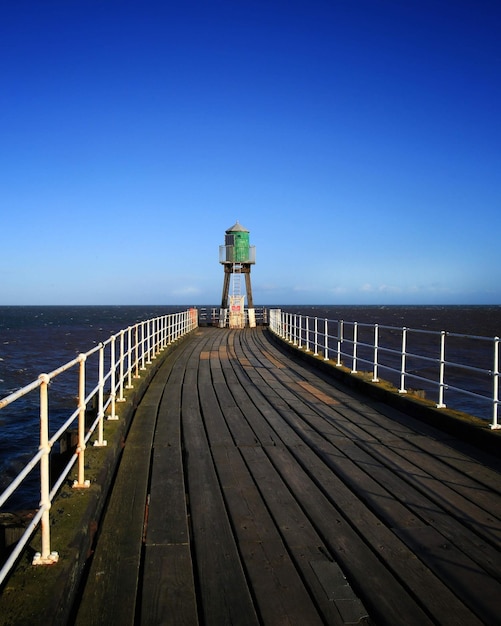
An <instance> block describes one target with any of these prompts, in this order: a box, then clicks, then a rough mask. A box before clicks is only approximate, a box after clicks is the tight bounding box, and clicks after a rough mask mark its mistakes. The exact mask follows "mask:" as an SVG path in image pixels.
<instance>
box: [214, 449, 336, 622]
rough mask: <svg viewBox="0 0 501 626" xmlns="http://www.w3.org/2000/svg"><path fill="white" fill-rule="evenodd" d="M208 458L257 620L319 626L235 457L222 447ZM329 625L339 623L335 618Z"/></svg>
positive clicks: (243, 467) (236, 453)
mask: <svg viewBox="0 0 501 626" xmlns="http://www.w3.org/2000/svg"><path fill="white" fill-rule="evenodd" d="M213 454H214V459H215V461H216V469H217V472H218V475H219V478H220V481H221V485H222V488H223V490H224V497H225V501H226V503H227V506H228V512H229V515H230V518H231V522H232V526H233V528H234V529H235V533H236V536H237V539H238V545H239V549H240V553H241V555H242V559H243V562H244V566H245V569H246V571H247V573H248V576H249V582H250V585H251V588H252V593H253V595H254V596H255V598H256V602H257V605H258V606H259V614H260V616H261V619H262V620H263V621H264V623H265V624H277V623H281V624H291V625H293V624H297V625H298V626H302V625H303V624H308V625H310V624H311V625H312V626H313V624H322V623H324V622H323V620H322V619H321V618H320V616H319V613H318V609H317V608H316V606H315V603H314V602H313V601H312V598H311V597H310V595H309V593H308V591H307V590H306V589H305V585H304V582H303V580H302V578H301V575H300V574H299V573H298V571H297V570H296V566H295V564H294V562H293V561H292V560H291V557H290V555H289V552H288V549H287V548H286V546H285V545H284V544H283V542H282V539H281V536H280V533H279V531H278V529H277V527H276V526H275V524H274V522H273V520H272V519H271V517H270V515H269V513H268V511H267V509H266V507H265V505H264V502H263V500H262V498H261V496H260V495H259V492H258V490H257V488H256V485H255V483H254V481H253V480H252V478H251V476H250V474H249V470H248V469H247V467H246V465H245V463H244V461H243V459H242V457H241V455H240V452H239V451H238V449H237V448H235V447H226V446H224V447H216V448H214V449H213ZM330 616H332V611H331V612H330V613H329V617H330ZM331 623H332V624H335V623H340V621H339V618H338V621H337V622H331Z"/></svg>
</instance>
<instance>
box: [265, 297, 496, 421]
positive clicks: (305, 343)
mask: <svg viewBox="0 0 501 626" xmlns="http://www.w3.org/2000/svg"><path fill="white" fill-rule="evenodd" d="M269 327H270V330H271V331H272V332H274V333H275V334H276V335H278V336H279V337H281V338H282V339H284V340H285V341H287V342H289V343H292V344H293V345H294V346H295V347H297V348H298V349H304V350H305V351H310V346H314V354H315V355H319V354H320V353H322V351H323V354H324V360H325V361H328V360H329V359H330V354H331V353H335V354H336V366H341V365H343V359H346V360H349V361H351V367H350V369H351V372H352V373H356V372H357V371H358V364H359V363H360V362H361V363H366V364H370V365H371V366H372V382H374V383H378V382H379V370H381V369H383V370H385V371H386V372H388V373H390V374H392V375H397V376H398V377H399V389H398V392H399V393H402V394H405V393H407V391H408V386H407V381H408V379H412V380H418V381H421V382H424V383H426V384H427V385H429V386H431V387H434V388H435V389H436V390H437V393H438V400H437V403H436V407H437V408H440V409H442V408H446V406H447V405H446V404H445V394H446V392H449V391H455V392H457V393H459V394H464V395H467V396H470V397H475V398H476V399H479V400H481V401H485V402H488V403H490V405H491V414H492V420H491V423H490V427H491V429H499V428H501V424H499V423H498V406H499V404H500V400H499V375H500V372H499V362H500V339H499V337H484V336H480V335H468V334H463V333H452V332H448V331H434V330H425V329H416V328H407V327H405V326H404V327H398V326H388V325H383V324H370V323H367V322H363V323H359V322H352V321H346V320H331V319H327V318H318V317H312V316H304V315H297V314H294V313H290V312H286V311H282V310H281V309H270V311H269ZM350 328H351V332H350V330H349V329H350ZM359 329H366V331H372V334H371V339H370V340H368V339H367V338H365V340H364V341H361V340H360V339H359V337H358V331H359ZM380 331H390V332H392V333H393V343H392V344H391V345H385V344H384V343H382V341H381V334H380ZM414 334H420V335H427V336H429V337H438V338H440V343H439V345H438V347H436V348H434V352H435V355H434V356H433V355H432V354H430V353H427V354H422V353H421V354H420V353H417V352H412V351H411V350H409V349H408V347H407V346H408V341H409V336H410V335H414ZM398 337H400V339H399V341H398V345H395V342H396V340H397V339H398ZM450 339H462V340H473V341H475V342H485V343H486V345H487V346H489V344H492V353H491V358H492V367H488V368H487V367H479V366H477V365H474V364H472V363H461V362H459V361H458V360H457V359H455V360H452V359H451V360H448V359H446V345H447V340H450ZM350 346H351V350H350V351H348V350H349V348H350ZM360 348H362V349H365V350H366V354H365V356H361V355H360V353H359V349H360ZM427 348H428V351H430V350H431V348H430V346H427ZM369 354H370V355H371V356H370V357H369ZM384 355H391V356H393V357H395V358H397V357H398V358H399V359H400V367H399V368H397V367H395V366H393V365H391V364H389V363H383V362H382V358H381V357H382V356H384ZM409 361H413V362H414V363H415V362H417V361H418V362H419V363H421V364H427V365H429V366H432V365H434V366H437V367H438V372H437V376H436V378H429V377H426V376H422V375H421V374H418V373H417V370H416V369H415V367H414V369H411V368H410V367H409ZM419 369H420V370H421V369H423V368H419ZM451 369H453V370H462V371H464V372H465V373H467V372H470V373H473V374H475V375H478V376H480V377H482V380H483V382H484V385H485V386H490V387H491V389H492V393H491V394H490V395H485V394H483V393H479V392H478V391H473V390H472V389H468V388H466V387H465V386H463V387H461V386H459V385H457V384H453V383H452V382H451V381H450V376H449V375H450V370H451Z"/></svg>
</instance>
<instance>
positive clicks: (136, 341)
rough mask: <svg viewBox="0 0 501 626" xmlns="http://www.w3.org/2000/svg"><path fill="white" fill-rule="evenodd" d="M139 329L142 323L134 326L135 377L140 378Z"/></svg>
mask: <svg viewBox="0 0 501 626" xmlns="http://www.w3.org/2000/svg"><path fill="white" fill-rule="evenodd" d="M139 329H140V324H136V325H135V326H134V369H135V373H134V378H139Z"/></svg>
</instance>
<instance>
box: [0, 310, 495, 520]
mask: <svg viewBox="0 0 501 626" xmlns="http://www.w3.org/2000/svg"><path fill="white" fill-rule="evenodd" d="M277 307H278V308H282V309H284V310H287V311H290V312H293V313H298V314H302V315H309V316H312V317H319V318H321V319H324V318H327V319H330V320H345V321H349V322H355V321H356V322H359V323H361V324H364V323H365V324H373V323H378V324H381V325H387V326H394V327H398V328H400V327H403V326H405V327H408V328H413V329H421V330H431V331H441V330H446V331H449V332H452V333H458V334H468V335H478V336H485V337H494V336H499V335H501V306H315V305H311V306H304V305H301V306H299V305H298V306H280V305H270V307H267V308H277ZM186 308H187V306H160V305H159V306H43V307H41V306H0V398H3V397H5V396H7V395H9V394H10V393H12V392H14V391H16V390H17V389H19V388H21V387H23V386H25V385H27V384H29V383H30V382H32V381H33V380H35V379H36V378H37V377H38V375H39V374H40V373H42V372H50V371H52V370H54V369H56V368H57V367H59V366H61V365H63V364H64V363H66V362H68V361H70V360H71V359H73V358H75V356H76V355H78V354H79V353H80V352H87V351H88V350H90V349H91V348H92V347H94V346H95V345H96V344H98V343H99V342H100V341H104V340H106V339H108V337H110V335H112V334H114V333H116V332H118V331H119V330H121V329H123V328H127V327H128V326H130V325H133V324H135V323H136V322H139V321H141V320H146V319H150V318H153V317H157V316H160V315H165V314H169V313H174V312H177V311H181V310H185V309H186ZM199 308H203V307H199ZM205 308H207V310H208V311H210V309H211V308H217V307H214V305H207V306H206V307H205ZM417 337H419V338H424V336H423V335H417ZM430 349H431V348H430ZM433 350H435V347H433ZM457 351H458V354H457V358H461V359H465V358H466V359H469V362H471V363H476V362H477V361H478V362H479V364H480V363H481V364H482V367H483V366H485V367H487V368H490V367H492V355H491V352H489V350H485V348H484V346H483V344H482V343H481V342H478V341H469V342H467V343H466V344H465V342H464V341H463V342H462V343H461V342H459V344H458V347H457ZM484 352H485V354H484ZM363 356H364V355H363V351H362V353H361V357H363ZM448 358H449V355H448ZM463 362H464V361H463ZM381 377H382V378H387V377H386V376H385V375H384V373H383V372H381ZM392 382H393V381H392ZM74 388H75V387H72V389H74ZM31 395H33V394H31ZM63 395H64V394H63ZM36 399H37V397H36V394H35V398H34V399H33V400H31V401H30V400H19V401H16V402H15V403H14V404H13V405H10V406H8V407H6V408H4V409H2V410H0V491H2V490H3V489H4V488H5V487H6V486H7V485H8V484H9V483H10V482H11V480H12V477H13V476H15V475H16V474H17V473H18V472H19V471H20V469H21V468H22V466H23V465H24V463H25V462H26V460H27V459H28V458H30V456H32V455H33V454H34V453H35V452H36V449H37V445H38V444H37V436H38V406H37V403H36V402H34V400H36ZM462 402H463V404H462V407H461V408H462V410H464V411H466V412H472V413H474V414H479V412H480V413H482V411H483V410H484V409H483V408H482V407H480V408H479V407H478V406H477V405H476V404H475V403H474V402H473V403H472V401H471V400H470V399H469V398H465V399H464V400H462ZM72 403H73V404H72ZM74 408H75V406H74V398H67V399H65V400H59V401H55V402H53V403H52V404H51V406H50V420H51V425H53V428H52V430H54V428H55V427H56V425H57V424H58V423H60V422H61V421H62V419H63V418H64V417H67V416H68V415H70V413H71V412H72V411H73V410H74ZM481 416H482V417H485V419H490V412H489V408H488V407H486V408H485V414H484V415H481ZM35 494H36V489H34V490H33V492H30V487H29V485H28V487H27V490H26V491H25V492H24V493H23V495H22V496H21V498H17V499H12V500H11V501H9V508H10V509H11V510H19V509H22V508H30V507H34V506H36V505H37V501H36V495H35Z"/></svg>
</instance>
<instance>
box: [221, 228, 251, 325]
mask: <svg viewBox="0 0 501 626" xmlns="http://www.w3.org/2000/svg"><path fill="white" fill-rule="evenodd" d="M219 262H220V263H221V264H222V265H223V268H224V283H223V297H222V299H221V311H220V315H219V325H220V326H222V327H223V326H226V325H229V326H230V327H231V328H243V327H244V326H245V324H246V317H248V319H249V326H255V325H256V316H255V312H254V303H253V301H252V287H251V280H250V271H251V265H254V263H255V262H256V248H255V246H251V245H250V244H249V231H248V230H247V229H246V228H244V227H243V226H242V225H241V224H240V223H239V222H238V221H237V222H236V223H235V224H234V225H233V226H232V227H231V228H228V230H227V231H226V234H225V238H224V245H223V246H219ZM242 274H243V275H244V276H245V289H246V293H247V301H248V316H246V315H245V305H244V299H245V296H244V295H243V294H242V285H241V277H242ZM232 278H233V283H232V293H231V294H230V283H231V282H232V281H231V279H232Z"/></svg>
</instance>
